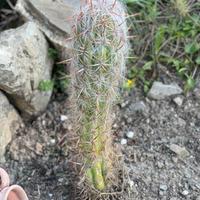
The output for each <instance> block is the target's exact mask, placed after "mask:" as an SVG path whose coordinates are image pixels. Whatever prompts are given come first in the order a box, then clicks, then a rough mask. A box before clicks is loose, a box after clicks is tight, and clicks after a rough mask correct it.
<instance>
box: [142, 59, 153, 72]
mask: <svg viewBox="0 0 200 200" xmlns="http://www.w3.org/2000/svg"><path fill="white" fill-rule="evenodd" d="M152 65H153V61H149V62H146V63H145V64H144V66H143V67H142V68H143V70H145V71H146V70H151V69H152Z"/></svg>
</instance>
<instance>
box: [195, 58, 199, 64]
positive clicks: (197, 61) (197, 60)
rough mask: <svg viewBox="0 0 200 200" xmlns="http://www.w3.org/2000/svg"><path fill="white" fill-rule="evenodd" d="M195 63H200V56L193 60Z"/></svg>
mask: <svg viewBox="0 0 200 200" xmlns="http://www.w3.org/2000/svg"><path fill="white" fill-rule="evenodd" d="M195 62H196V64H197V65H200V56H198V57H197V59H196V60H195Z"/></svg>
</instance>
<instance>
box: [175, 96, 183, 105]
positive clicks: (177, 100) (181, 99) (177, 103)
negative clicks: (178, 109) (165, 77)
mask: <svg viewBox="0 0 200 200" xmlns="http://www.w3.org/2000/svg"><path fill="white" fill-rule="evenodd" d="M173 102H174V103H175V104H176V105H177V106H182V105H183V98H181V97H176V98H174V99H173Z"/></svg>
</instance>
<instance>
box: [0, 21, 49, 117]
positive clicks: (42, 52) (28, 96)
mask: <svg viewBox="0 0 200 200" xmlns="http://www.w3.org/2000/svg"><path fill="white" fill-rule="evenodd" d="M52 66H53V62H52V60H51V59H50V58H49V56H48V43H47V41H46V39H45V37H44V35H43V34H42V33H41V32H40V31H39V29H38V28H37V26H36V25H35V24H34V23H32V22H29V23H26V24H24V25H23V26H21V27H19V28H17V29H11V30H7V31H4V32H2V33H1V34H0V89H2V90H3V91H5V92H6V93H7V94H8V95H9V96H10V97H11V98H12V101H13V102H14V104H15V105H16V107H17V108H18V109H19V110H20V111H21V112H22V113H23V114H26V115H27V116H32V115H37V114H38V113H40V112H41V111H43V110H44V109H45V108H46V106H47V104H48V102H49V100H50V97H51V93H52V91H47V92H43V91H39V90H38V86H39V84H40V82H41V81H43V80H50V79H51V71H52Z"/></svg>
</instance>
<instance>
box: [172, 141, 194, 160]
mask: <svg viewBox="0 0 200 200" xmlns="http://www.w3.org/2000/svg"><path fill="white" fill-rule="evenodd" d="M169 149H170V150H171V151H173V152H174V153H176V154H177V156H178V157H180V158H186V157H188V156H189V155H190V153H189V152H188V151H187V150H186V148H185V147H180V146H178V145H176V144H171V145H170V146H169Z"/></svg>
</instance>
